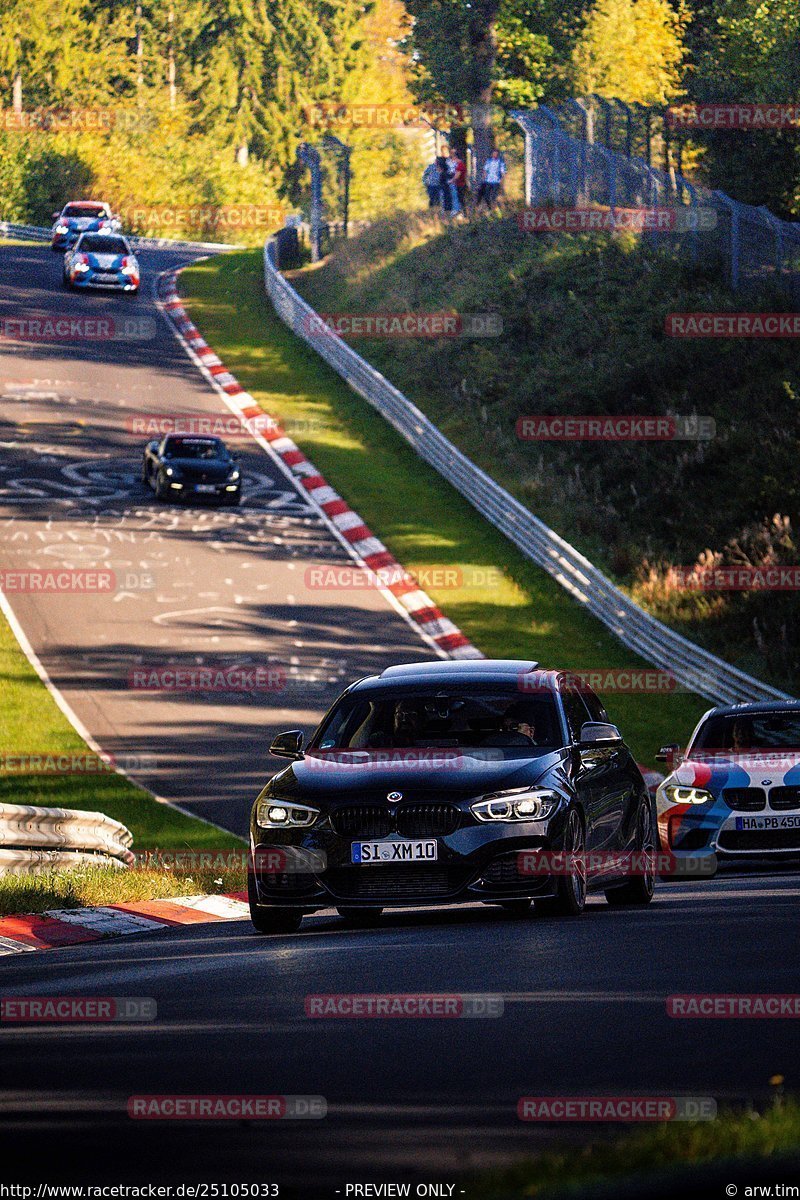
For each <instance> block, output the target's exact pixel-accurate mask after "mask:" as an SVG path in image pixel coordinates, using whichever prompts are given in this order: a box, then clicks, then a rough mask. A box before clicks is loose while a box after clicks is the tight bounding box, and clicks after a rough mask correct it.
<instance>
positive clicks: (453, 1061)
mask: <svg viewBox="0 0 800 1200" xmlns="http://www.w3.org/2000/svg"><path fill="white" fill-rule="evenodd" d="M797 905H798V886H797V877H796V876H793V875H790V874H777V873H776V874H774V875H762V874H759V873H753V874H751V875H750V876H748V877H747V878H746V879H745V878H742V877H737V876H727V875H726V876H724V877H718V878H717V879H716V880H714V881H712V882H703V883H699V882H698V883H695V884H693V885H692V884H688V883H681V884H671V885H668V886H662V887H661V888H660V889H659V891H658V892H657V895H656V900H655V901H654V903H653V905H652V906H651V907H650V909H649V910H647V911H644V912H635V911H634V912H631V911H629V912H625V911H623V910H612V909H610V908H608V907H607V906H606V905H605V903H604V902H603V901H600V900H595V901H590V904H589V907H588V908H587V911H586V913H585V914H584V916H583V917H581V918H578V919H577V920H572V921H570V920H562V921H558V920H555V919H550V918H540V917H531V918H528V919H524V920H511V919H508V918H507V917H505V915H503V914H501V913H500V912H499V910H497V909H491V908H488V907H483V906H480V905H476V906H470V907H469V908H466V909H460V910H453V909H449V910H447V909H443V910H439V911H432V910H415V911H413V912H407V913H403V914H395V915H389V916H387V917H385V919H384V922H383V924H382V926H381V927H379V928H378V929H375V930H369V931H364V932H360V931H352V930H348V929H346V927H345V926H344V924H343V923H342V922H341V921H340V920H339V919H338V918H336V917H333V916H328V915H318V916H315V917H312V918H308V919H307V920H306V921H305V922H304V928H303V930H302V931H301V932H300V933H299V934H297V935H294V936H291V937H282V938H276V939H265V938H260V937H258V936H255V935H253V933H252V932H251V929H250V927H249V923H248V922H246V921H235V922H230V923H225V924H219V925H216V926H211V927H209V926H203V927H197V928H195V929H184V930H181V931H180V932H175V933H172V932H169V933H163V934H156V935H144V936H142V937H139V938H131V939H128V940H125V941H121V942H118V943H117V944H115V945H99V946H98V945H94V946H92V947H91V948H89V949H81V948H80V947H75V948H72V949H67V950H59V951H52V952H48V953H44V954H21V955H14V956H8V957H6V958H5V959H0V994H2V995H3V996H10V995H26V996H40V995H45V994H48V995H53V994H55V995H64V994H71V995H74V994H80V995H82V996H83V995H97V996H119V995H127V996H149V997H153V998H154V999H155V1000H156V1002H157V1006H158V1013H157V1019H156V1020H155V1021H152V1022H148V1023H146V1024H138V1025H134V1024H122V1025H120V1024H104V1025H100V1024H95V1025H93V1026H91V1027H81V1026H75V1025H70V1026H65V1025H61V1026H59V1025H38V1026H37V1025H32V1026H28V1027H27V1028H25V1029H22V1028H20V1029H14V1028H12V1027H10V1026H7V1025H6V1026H3V1027H2V1028H0V1064H2V1067H1V1068H0V1069H1V1071H2V1098H0V1106H2V1132H0V1159H2V1160H3V1161H4V1162H8V1158H7V1157H6V1154H5V1153H3V1152H4V1151H7V1152H10V1150H11V1149H12V1148H13V1150H14V1158H15V1161H16V1162H17V1165H16V1166H15V1167H14V1168H13V1169H12V1171H11V1172H9V1171H8V1170H5V1169H4V1175H5V1176H6V1177H7V1178H13V1179H16V1178H20V1179H23V1178H24V1179H36V1180H39V1179H43V1178H50V1177H51V1176H52V1177H53V1178H58V1179H59V1180H60V1181H61V1182H65V1181H80V1180H83V1181H84V1182H89V1181H92V1180H97V1179H101V1178H102V1179H106V1178H108V1179H114V1180H118V1181H124V1180H132V1179H139V1180H147V1179H158V1181H159V1182H162V1181H163V1182H180V1181H181V1180H187V1179H199V1180H215V1179H241V1180H254V1181H255V1180H260V1181H269V1180H276V1179H277V1180H278V1182H280V1183H282V1184H287V1185H291V1184H296V1185H298V1186H299V1184H300V1182H301V1181H304V1182H305V1184H306V1185H308V1190H304V1191H303V1193H302V1194H303V1195H306V1194H307V1195H309V1196H315V1197H318V1198H322V1197H327V1196H331V1197H334V1196H335V1195H336V1188H342V1187H343V1186H344V1185H345V1184H346V1183H347V1182H352V1181H354V1180H362V1179H365V1178H369V1179H375V1180H378V1181H384V1182H386V1181H397V1180H402V1179H408V1178H413V1179H417V1180H425V1181H429V1182H436V1181H439V1182H441V1181H445V1182H452V1181H454V1180H455V1179H457V1177H458V1175H459V1174H460V1173H462V1172H469V1171H471V1170H474V1169H478V1168H484V1167H488V1166H493V1165H497V1164H499V1163H502V1162H505V1161H508V1160H509V1159H512V1158H515V1157H519V1156H521V1155H524V1154H525V1153H526V1152H530V1151H532V1150H535V1149H536V1148H539V1147H541V1146H542V1145H546V1144H548V1143H550V1142H552V1141H553V1139H554V1138H556V1137H557V1138H559V1139H561V1140H563V1139H565V1138H568V1139H573V1140H574V1139H575V1138H578V1137H582V1138H586V1137H588V1136H590V1135H594V1136H596V1134H597V1127H596V1126H595V1127H592V1126H580V1125H573V1126H572V1127H569V1126H565V1125H561V1126H555V1125H537V1124H532V1123H529V1122H521V1121H519V1120H518V1119H517V1117H516V1106H517V1101H518V1099H519V1098H520V1097H522V1096H554V1095H555V1096H563V1095H578V1096H592V1095H612V1096H637V1097H643V1096H649V1095H654V1094H657V1095H661V1096H670V1097H673V1096H674V1097H679V1096H693V1097H712V1098H714V1099H715V1100H717V1101H718V1102H724V1101H726V1100H728V1101H731V1100H744V1099H748V1098H756V1099H758V1100H760V1101H763V1099H764V1098H765V1096H766V1095H767V1094H768V1091H769V1088H768V1080H769V1077H770V1076H771V1075H772V1074H774V1073H781V1074H783V1075H785V1077H786V1078H787V1079H793V1078H795V1079H796V1078H797V1076H798V1071H799V1070H800V1047H799V1046H798V1041H797V1037H796V1035H795V1034H793V1031H792V1030H791V1029H790V1028H788V1027H789V1026H790V1025H791V1022H790V1021H783V1020H778V1019H775V1020H744V1019H741V1020H727V1021H725V1020H703V1019H699V1020H678V1019H675V1018H671V1017H669V1016H667V1013H666V1007H665V998H666V997H667V996H668V995H671V994H673V993H691V992H736V993H763V992H783V993H786V992H792V991H794V990H796V983H797V950H796V930H797ZM346 992H357V993H367V992H372V993H374V992H381V993H418V992H424V993H429V992H434V993H442V992H444V993H448V994H452V993H461V992H469V993H475V992H480V993H491V994H494V995H497V994H501V995H503V997H504V1001H505V1008H504V1014H503V1016H501V1017H499V1018H488V1019H487V1018H472V1019H441V1020H437V1019H406V1018H399V1019H382V1020H381V1019H361V1020H351V1019H346V1018H338V1019H325V1018H311V1017H307V1016H306V1015H305V1005H304V998H305V997H306V996H307V995H309V994H319V993H346ZM174 1092H180V1093H181V1094H189V1095H198V1094H203V1095H207V1094H214V1095H218V1094H238V1093H249V1094H260V1095H264V1094H267V1095H272V1094H281V1095H282V1094H289V1095H311V1096H324V1097H325V1098H326V1100H327V1103H328V1116H327V1117H326V1118H325V1119H324V1120H303V1121H300V1120H298V1121H295V1122H288V1121H274V1122H270V1121H266V1122H260V1123H259V1122H251V1123H250V1124H249V1125H244V1124H240V1123H236V1122H233V1123H231V1122H222V1123H199V1122H198V1123H191V1122H186V1123H184V1122H173V1123H171V1124H170V1123H160V1122H152V1123H151V1122H149V1121H133V1120H130V1119H128V1118H127V1117H126V1115H125V1114H126V1104H127V1100H128V1098H129V1097H130V1096H133V1095H152V1094H165V1093H174ZM89 1121H91V1122H92V1132H91V1133H90V1132H89V1130H88V1129H87V1125H88V1123H89ZM78 1139H80V1140H78ZM37 1145H46V1146H47V1147H48V1148H50V1149H51V1151H52V1150H53V1149H55V1153H53V1155H52V1161H50V1155H48V1157H47V1158H45V1159H44V1160H39V1161H37V1158H36V1152H35V1147H36V1146H37ZM89 1146H90V1147H91V1149H90V1151H89V1149H88V1147H89ZM28 1155H30V1157H29V1158H28ZM87 1155H88V1159H87ZM150 1162H152V1163H153V1169H150V1170H148V1163H150ZM156 1163H157V1164H158V1169H157V1170H155V1169H154V1168H155V1164H156ZM782 1178H783V1179H784V1180H785V1179H786V1176H785V1175H784V1176H783V1177H782ZM341 1194H344V1193H341ZM466 1194H467V1195H469V1191H467V1193H466ZM716 1194H721V1192H720V1193H717V1192H709V1193H708V1195H716Z"/></svg>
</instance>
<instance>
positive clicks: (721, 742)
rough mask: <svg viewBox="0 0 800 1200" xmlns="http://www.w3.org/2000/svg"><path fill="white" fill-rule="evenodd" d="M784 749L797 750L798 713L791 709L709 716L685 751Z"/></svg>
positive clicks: (799, 743) (799, 738) (799, 741)
mask: <svg viewBox="0 0 800 1200" xmlns="http://www.w3.org/2000/svg"><path fill="white" fill-rule="evenodd" d="M788 749H792V750H797V751H798V752H800V712H793V711H791V710H788V711H783V712H765V713H742V714H741V715H739V714H737V713H730V714H728V715H726V716H720V717H709V719H708V720H707V721H705V722H704V723H703V725H702V726H701V728H700V729H699V730H698V731H697V737H696V738H695V740H694V742H693V743H692V745H691V747H690V749H689V754H690V755H694V754H697V755H701V754H705V755H708V754H714V753H719V752H724V751H730V752H735V753H742V752H745V751H755V752H758V751H760V750H788Z"/></svg>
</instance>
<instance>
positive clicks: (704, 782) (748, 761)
mask: <svg viewBox="0 0 800 1200" xmlns="http://www.w3.org/2000/svg"><path fill="white" fill-rule="evenodd" d="M666 784H680V785H681V786H684V787H701V788H706V789H707V790H708V791H709V792H712V793H713V794H714V795H717V794H718V793H719V792H720V791H721V790H722V788H726V787H730V788H734V787H737V788H739V787H770V786H775V787H779V786H787V787H794V786H798V785H800V752H798V751H788V750H765V751H763V752H761V753H758V754H741V753H738V754H733V753H731V754H730V755H729V756H725V755H723V754H715V755H714V758H713V761H707V760H706V759H705V758H704V757H703V756H698V757H697V758H687V759H685V760H684V761H683V762H682V763H681V764H680V766H678V767H676V768H675V770H674V771H672V772H671V773H670V774H669V775H668V776H667V777H666V779H665V780H664V783H663V784H662V787H663V786H665V785H666Z"/></svg>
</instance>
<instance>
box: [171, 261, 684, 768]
mask: <svg viewBox="0 0 800 1200" xmlns="http://www.w3.org/2000/svg"><path fill="white" fill-rule="evenodd" d="M179 291H180V293H181V295H182V296H183V297H184V298H185V306H186V308H187V310H188V311H189V313H190V315H191V317H192V319H193V320H194V322H195V323H196V324H197V326H198V327H199V328H200V329H201V330H202V332H203V336H204V337H205V338H206V340H207V341H208V342H209V344H210V345H212V346H213V347H214V350H215V351H216V352H217V353H218V354H219V356H220V357H221V358H222V360H223V361H224V362H225V364H226V365H227V366H228V367H229V368H230V369H231V370H232V371H233V372H234V374H235V375H236V378H237V379H238V381H239V383H240V384H241V385H242V387H244V388H245V389H246V390H247V391H248V392H249V393H250V394H251V395H252V396H253V397H254V398H255V399H256V401H257V402H258V403H259V404H260V405H261V407H262V408H263V409H264V410H265V411H266V412H268V413H269V414H270V415H271V416H274V417H277V418H278V419H279V420H280V421H281V423H282V424H283V426H284V428H285V429H286V432H287V433H288V435H289V436H290V437H292V438H293V440H294V441H295V442H297V443H298V445H299V446H300V447H301V448H302V449H303V450H304V452H305V453H307V454H308V456H309V458H310V459H311V460H312V461H313V462H314V464H315V465H316V466H317V467H318V468H319V470H320V471H321V472H322V473H323V474H324V475H325V476H326V477H327V478H328V479H329V480H330V482H331V484H332V485H333V486H334V487H336V489H337V491H339V492H340V493H341V495H342V496H343V497H344V498H345V499H346V500H347V502H348V503H349V504H350V506H351V507H352V508H353V509H355V511H357V512H358V513H359V514H360V515H361V516H362V517H363V518H364V520H365V521H366V522H367V523H368V525H369V526H370V527H371V528H373V529H374V530H375V531H376V533H377V534H378V535H379V536H380V537H381V539H382V540H383V541H384V542H385V543H386V545H387V546H388V548H389V550H390V551H391V552H392V554H394V555H395V556H396V557H397V559H398V560H399V561H400V562H401V563H402V564H403V566H404V567H406V569H408V570H410V571H414V572H417V573H420V574H422V573H426V572H427V573H426V574H425V576H424V577H425V583H426V590H427V591H428V592H429V594H430V595H431V596H432V598H433V600H434V601H435V602H436V603H437V604H438V605H440V606H441V608H442V609H443V610H444V612H445V614H446V615H447V616H449V617H451V618H452V620H454V621H455V622H456V624H457V625H458V626H459V627H460V628H461V629H462V630H463V632H464V633H465V634H466V635H467V637H469V638H470V640H471V641H472V642H473V643H474V644H475V645H477V646H478V647H479V648H480V649H481V650H482V651H483V653H484V654H486V655H488V656H490V657H498V658H516V657H519V658H529V657H533V658H537V659H538V660H539V661H540V662H542V663H543V664H545V665H548V666H550V665H552V666H560V667H572V668H576V669H579V670H587V669H592V668H633V669H642V668H643V667H645V666H646V664H644V663H643V662H641V660H639V659H637V658H636V657H635V656H634V655H632V654H631V653H630V652H629V651H627V650H625V648H624V647H622V646H621V645H620V644H619V643H618V642H617V641H616V640H615V639H614V638H613V637H611V636H610V635H609V634H608V633H607V632H606V631H605V629H603V627H602V626H601V625H599V623H597V622H596V621H595V620H594V619H593V618H591V617H590V616H588V614H587V613H586V612H585V611H583V610H582V609H581V607H580V606H579V605H578V604H577V603H575V602H574V601H572V600H571V599H570V598H569V597H568V596H567V595H566V594H565V593H564V592H563V590H562V589H561V588H560V587H559V586H558V585H557V584H556V583H555V582H554V581H553V580H551V579H550V578H549V577H548V576H547V575H546V574H545V573H544V572H543V571H541V570H540V569H539V568H537V567H535V566H534V565H533V564H532V563H530V562H529V561H527V560H526V559H524V558H523V556H522V555H520V554H519V553H518V552H517V551H516V550H515V549H514V548H513V547H512V546H511V545H509V543H508V542H507V541H506V540H505V538H503V537H502V536H501V535H500V534H499V533H497V532H496V531H495V530H494V529H492V527H491V526H490V525H488V523H486V522H485V521H484V520H483V519H482V518H481V517H480V516H479V515H478V514H476V513H475V511H474V510H473V509H472V508H471V507H470V505H469V504H467V502H466V501H465V500H464V499H463V498H462V497H460V496H459V495H458V494H457V493H456V492H455V491H454V490H453V489H452V488H451V487H450V486H449V485H448V484H447V483H445V482H444V481H443V480H442V479H441V478H440V476H439V475H437V474H436V472H435V471H433V470H432V469H431V468H429V467H427V466H426V465H425V464H424V463H422V462H421V461H420V460H419V459H418V458H417V457H416V455H415V454H414V453H413V451H412V450H411V449H410V447H409V446H408V445H407V444H406V443H405V442H404V441H403V440H402V439H401V438H400V437H399V436H398V435H397V434H396V433H395V432H394V430H392V429H391V428H390V427H389V426H388V425H387V424H386V423H385V422H384V421H383V420H382V419H381V418H380V417H379V416H378V415H377V414H376V413H375V412H374V411H373V410H372V409H371V408H370V407H369V406H368V405H367V404H366V403H365V402H364V401H362V400H361V399H360V398H359V397H357V396H355V395H354V394H353V393H352V392H351V391H350V389H349V388H347V386H346V385H345V384H344V383H343V382H342V380H341V379H339V377H338V376H337V375H336V374H335V373H334V372H333V371H331V370H330V369H329V368H328V367H327V366H326V365H325V364H324V363H323V362H322V361H321V360H320V359H319V358H318V357H317V355H315V354H314V353H313V351H311V350H309V349H308V348H307V347H306V346H305V345H303V344H302V343H301V342H300V341H299V340H298V339H296V338H295V337H294V336H293V335H292V334H291V333H289V331H288V330H287V329H286V328H285V327H284V326H283V325H282V324H281V323H280V321H279V320H278V318H277V317H276V316H275V314H274V313H273V311H272V308H271V305H270V304H269V302H268V300H267V299H266V297H265V296H264V292H263V283H262V277H261V261H260V256H259V255H258V254H254V253H252V252H247V253H235V254H230V255H225V256H224V257H223V258H220V259H216V260H214V261H207V262H204V263H202V264H199V265H196V266H194V267H192V268H189V269H187V270H186V271H184V272H183V274H182V275H181V277H180V283H179ZM436 568H450V569H456V570H460V571H461V572H462V576H463V578H464V580H465V581H467V583H466V585H465V586H463V587H454V588H448V587H441V588H437V587H436V586H435V579H436V571H435V570H432V569H436ZM479 572H482V573H483V578H484V580H485V582H481V581H480V575H479ZM431 580H433V581H434V582H431ZM317 598H318V599H319V593H317ZM605 700H606V703H607V707H608V709H609V712H610V714H611V717H612V719H615V720H617V721H618V722H619V723H620V725H621V726H622V728H623V730H624V731H625V734H626V737H627V739H628V741H629V743H630V745H631V748H632V749H633V751H634V753H635V754H636V756H637V758H638V759H639V761H640V762H642V763H645V764H652V763H653V755H654V752H655V749H656V748H657V747H658V745H659V744H663V743H664V742H665V741H674V740H681V739H683V738H685V737H686V736H687V735H688V733H689V731H690V729H691V727H692V725H693V724H694V722H695V721H696V720H697V717H698V716H699V715H700V713H701V712H702V711H703V709H704V707H707V705H705V704H704V703H703V701H701V700H699V699H698V698H697V697H695V696H691V695H688V694H686V693H677V692H674V693H671V694H663V693H661V694H653V693H644V694H643V693H633V694H623V693H617V694H607V695H606V696H605Z"/></svg>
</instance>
